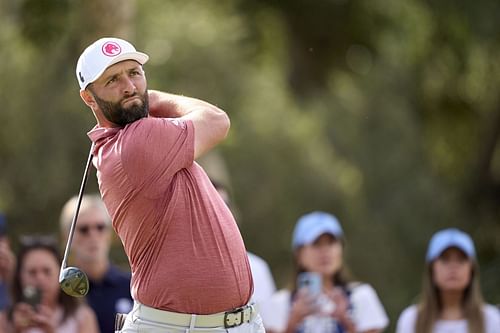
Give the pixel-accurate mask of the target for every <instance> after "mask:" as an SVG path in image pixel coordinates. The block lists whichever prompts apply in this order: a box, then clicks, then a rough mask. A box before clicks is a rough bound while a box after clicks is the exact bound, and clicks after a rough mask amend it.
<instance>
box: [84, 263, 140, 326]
mask: <svg viewBox="0 0 500 333" xmlns="http://www.w3.org/2000/svg"><path fill="white" fill-rule="evenodd" d="M89 282H90V290H89V293H88V294H87V303H88V304H89V305H90V307H91V308H92V309H94V312H95V314H96V315H97V321H98V322H99V329H100V331H101V333H114V328H115V324H114V323H115V315H116V313H128V312H130V310H132V306H133V301H132V297H131V296H130V273H126V272H123V271H121V270H120V269H119V268H117V267H116V266H113V265H110V267H109V269H108V272H107V273H106V275H105V276H104V278H103V279H102V280H101V281H93V280H90V279H89Z"/></svg>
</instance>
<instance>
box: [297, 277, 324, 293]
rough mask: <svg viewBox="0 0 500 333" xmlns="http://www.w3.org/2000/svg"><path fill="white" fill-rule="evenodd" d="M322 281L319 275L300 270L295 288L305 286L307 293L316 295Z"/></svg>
mask: <svg viewBox="0 0 500 333" xmlns="http://www.w3.org/2000/svg"><path fill="white" fill-rule="evenodd" d="M322 286H323V283H322V281H321V275H320V274H318V273H314V272H302V273H300V274H299V275H298V277H297V288H298V289H302V288H307V290H308V291H309V294H311V295H313V296H318V295H319V294H321V289H322Z"/></svg>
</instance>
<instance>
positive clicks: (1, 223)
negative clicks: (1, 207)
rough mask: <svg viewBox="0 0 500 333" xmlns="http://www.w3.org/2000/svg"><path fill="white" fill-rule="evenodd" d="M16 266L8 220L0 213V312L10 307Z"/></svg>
mask: <svg viewBox="0 0 500 333" xmlns="http://www.w3.org/2000/svg"><path fill="white" fill-rule="evenodd" d="M15 266H16V258H15V256H14V253H13V252H12V249H11V247H10V242H9V239H8V237H7V220H6V218H5V215H3V214H1V213H0V312H3V311H5V310H6V309H7V307H8V305H9V292H8V291H9V286H10V283H11V282H12V275H13V274H14V269H15Z"/></svg>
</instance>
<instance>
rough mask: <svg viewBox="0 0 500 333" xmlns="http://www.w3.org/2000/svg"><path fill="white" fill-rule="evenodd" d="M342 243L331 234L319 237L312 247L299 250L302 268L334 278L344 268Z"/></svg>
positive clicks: (308, 246) (305, 246)
mask: <svg viewBox="0 0 500 333" xmlns="http://www.w3.org/2000/svg"><path fill="white" fill-rule="evenodd" d="M342 254H343V248H342V243H341V241H340V240H339V239H337V238H335V237H334V236H332V235H330V234H323V235H321V236H319V237H318V238H317V239H316V240H315V241H314V243H312V244H311V245H304V246H303V247H302V248H300V249H299V252H298V261H299V264H300V266H302V267H303V268H305V269H306V270H307V271H309V272H317V273H320V274H321V275H323V276H333V275H334V274H335V273H337V272H338V271H339V270H340V268H341V267H342Z"/></svg>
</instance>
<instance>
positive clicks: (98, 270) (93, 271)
mask: <svg viewBox="0 0 500 333" xmlns="http://www.w3.org/2000/svg"><path fill="white" fill-rule="evenodd" d="M76 264H77V265H76V266H77V267H78V268H80V269H81V270H82V271H84V272H85V274H87V276H88V278H89V279H90V280H92V281H101V280H102V279H103V278H104V276H105V275H106V273H107V271H108V269H109V265H110V264H109V261H108V260H101V261H97V262H96V261H94V262H91V263H90V262H84V261H81V262H78V261H77V262H76Z"/></svg>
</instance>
